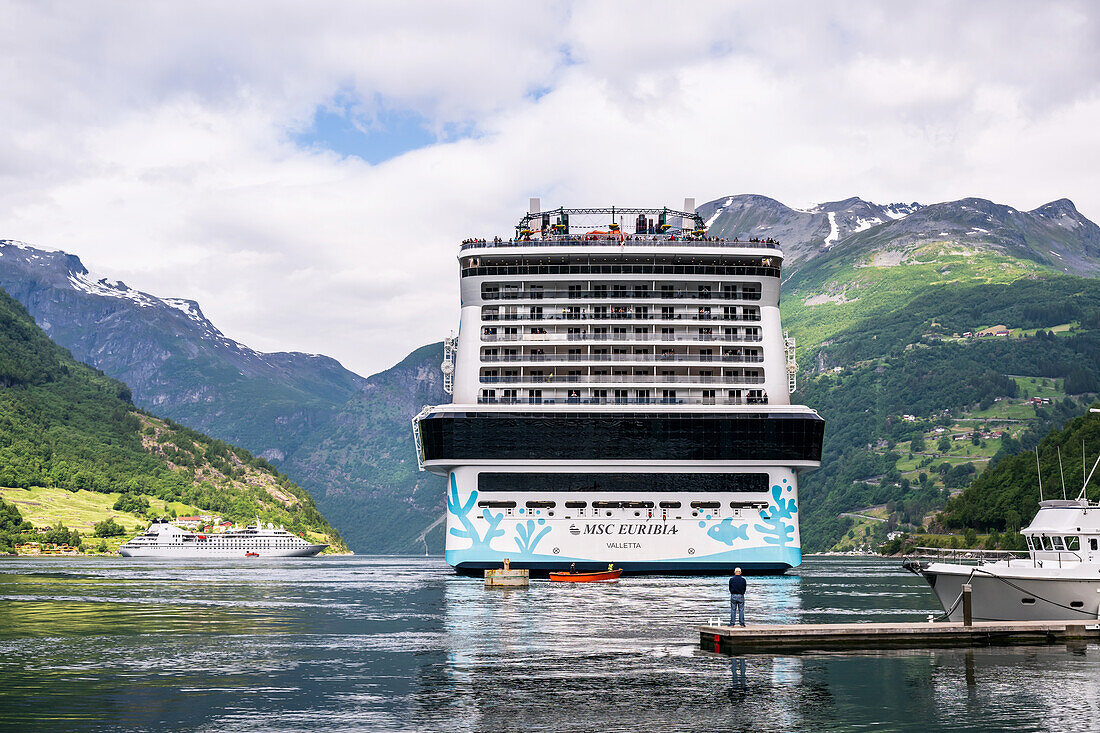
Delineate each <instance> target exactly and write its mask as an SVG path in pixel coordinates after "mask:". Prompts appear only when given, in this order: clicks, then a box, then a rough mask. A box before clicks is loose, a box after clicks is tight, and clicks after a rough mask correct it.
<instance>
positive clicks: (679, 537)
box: [446, 468, 802, 573]
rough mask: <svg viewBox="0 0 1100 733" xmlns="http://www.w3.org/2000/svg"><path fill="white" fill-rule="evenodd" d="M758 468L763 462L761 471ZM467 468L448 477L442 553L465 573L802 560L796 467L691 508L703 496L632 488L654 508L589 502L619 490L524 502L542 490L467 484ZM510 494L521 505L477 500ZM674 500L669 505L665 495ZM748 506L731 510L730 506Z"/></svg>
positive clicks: (783, 566)
mask: <svg viewBox="0 0 1100 733" xmlns="http://www.w3.org/2000/svg"><path fill="white" fill-rule="evenodd" d="M757 470H759V469H757ZM476 475H477V474H476V471H475V470H474V469H471V468H465V469H458V470H456V471H453V472H451V474H450V476H449V479H448V480H449V483H450V486H449V489H448V501H447V509H448V511H447V542H446V560H447V562H448V564H450V565H452V566H454V567H455V568H457V569H459V570H461V571H468V572H476V571H479V570H482V569H485V568H493V567H500V566H501V564H502V563H503V561H504V560H505V559H508V560H509V561H510V563H511V565H512V566H513V567H517V568H530V569H533V570H553V569H562V568H565V567H568V566H570V565H572V564H575V565H576V566H577V568H578V569H582V570H588V569H591V570H596V569H606V567H607V565H608V564H613V565H614V566H615V567H617V568H622V569H624V570H626V571H628V572H631V571H633V572H673V573H675V572H688V573H728V572H732V570H733V569H734V568H735V567H740V568H742V569H743V570H745V571H746V572H752V571H756V572H783V571H786V570H788V569H790V568H793V567H797V566H798V565H800V564H801V562H802V551H801V544H800V538H799V531H798V490H797V485H796V474H795V472H794V471H792V470H789V469H772V470H771V471H770V472H769V475H770V477H771V478H772V481H771V482H770V484H769V485H770V487H771V490H770V491H769V492H767V493H766V494H764V495H761V494H756V493H753V494H737V493H729V494H711V495H708V496H706V497H704V498H706V499H707V500H709V501H711V502H713V503H716V504H718V507H717V508H708V509H699V510H694V509H692V508H691V502H692V501H695V500H698V499H700V496H698V495H679V494H660V495H657V494H651V495H641V494H638V495H632V496H631V498H634V499H643V500H644V499H648V500H650V501H651V503H652V504H653V508H651V509H650V508H632V507H630V508H615V509H606V510H603V509H600V510H596V509H592V508H590V507H591V504H592V503H596V502H599V501H601V500H614V499H615V498H616V497H615V496H614V495H611V494H608V495H599V494H591V493H586V494H575V495H574V494H563V495H559V496H554V497H553V499H554V500H555V504H556V506H555V508H554V509H553V510H547V509H526V508H525V507H524V504H525V503H526V501H527V500H529V499H533V498H534V499H547V498H548V497H547V496H545V495H542V496H536V497H532V496H528V495H519V494H515V495H512V494H507V493H493V494H479V493H478V491H477V490H476V489H473V488H470V489H466V490H463V488H464V487H465V486H467V485H470V484H472V483H473V480H475V479H476ZM482 499H491V500H493V501H495V502H502V501H508V500H513V501H515V503H516V508H515V509H494V508H489V507H485V508H480V507H478V503H479V500H482ZM571 499H572V500H580V499H584V500H587V501H588V502H590V504H589V508H586V509H585V510H584V511H581V512H578V511H575V510H570V509H568V508H566V507H565V504H566V502H568V501H570V500H571ZM662 501H663V502H678V503H679V504H680V505H681V506H680V508H678V509H668V510H663V509H661V507H660V503H661V502H662ZM731 502H732V503H734V504H738V505H745V506H744V508H740V509H731V508H730V504H731Z"/></svg>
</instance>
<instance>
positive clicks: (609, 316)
mask: <svg viewBox="0 0 1100 733" xmlns="http://www.w3.org/2000/svg"><path fill="white" fill-rule="evenodd" d="M481 320H483V321H486V322H495V321H708V322H711V321H721V322H725V323H737V322H750V323H759V322H760V314H759V313H742V314H740V315H726V314H724V313H708V314H701V315H695V314H693V313H673V314H671V315H661V314H660V313H482V314H481Z"/></svg>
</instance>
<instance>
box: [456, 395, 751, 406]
mask: <svg viewBox="0 0 1100 733" xmlns="http://www.w3.org/2000/svg"><path fill="white" fill-rule="evenodd" d="M477 404H479V405H766V404H768V398H767V396H766V395H761V396H748V397H569V396H563V397H534V396H528V397H495V396H491V395H482V396H480V397H478V398H477Z"/></svg>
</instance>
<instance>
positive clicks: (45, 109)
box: [0, 2, 1100, 373]
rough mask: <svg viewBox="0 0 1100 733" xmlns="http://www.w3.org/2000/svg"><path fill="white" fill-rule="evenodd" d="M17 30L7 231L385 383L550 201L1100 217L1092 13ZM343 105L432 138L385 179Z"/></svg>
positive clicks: (741, 8)
mask: <svg viewBox="0 0 1100 733" xmlns="http://www.w3.org/2000/svg"><path fill="white" fill-rule="evenodd" d="M0 20H3V22H4V24H5V26H6V27H9V28H19V29H20V33H18V34H12V37H11V38H10V39H9V42H8V47H7V48H6V51H5V54H4V56H3V59H0V84H2V85H3V88H4V90H5V115H4V117H3V118H2V121H0V133H2V135H0V225H2V226H0V236H3V237H11V238H17V239H22V240H25V241H29V242H32V243H36V244H39V245H42V246H47V247H54V248H60V249H65V250H67V251H70V252H73V253H76V254H79V255H81V256H82V257H83V258H84V259H85V260H86V261H87V262H88V263H89V265H90V266H92V267H93V268H95V269H96V270H98V271H101V272H104V273H105V274H110V275H112V276H113V277H119V278H122V279H123V280H125V281H126V282H127V283H129V284H131V285H133V286H135V287H139V288H142V289H145V290H148V291H150V292H153V293H156V294H159V295H164V296H184V297H189V298H194V299H196V300H198V301H199V302H200V303H201V304H202V306H203V309H204V311H205V312H206V313H207V314H208V315H209V316H210V317H211V319H212V320H214V322H215V323H216V324H217V325H218V326H219V327H220V328H222V329H223V331H225V333H226V334H227V335H229V336H231V337H233V338H237V339H239V340H241V341H243V342H245V343H247V344H249V345H250V346H253V347H254V348H259V349H265V350H300V351H307V352H318V353H326V354H330V355H332V356H334V357H336V358H338V359H340V360H341V361H343V362H344V363H345V364H346V365H347V366H349V367H350V368H352V369H355V370H356V371H359V372H361V373H370V372H373V371H377V370H378V369H382V368H385V367H387V366H389V365H390V364H392V363H394V362H396V361H397V360H399V359H400V358H401V357H402V356H404V355H405V354H406V353H407V352H408V351H410V350H411V349H413V348H415V347H416V346H419V345H421V344H423V343H427V342H429V341H432V340H436V339H439V338H441V337H442V336H443V335H445V334H446V332H447V331H448V330H449V329H450V328H452V327H453V325H454V324H456V323H457V308H458V295H457V292H458V288H457V272H456V269H457V264H456V260H455V256H456V243H457V242H458V241H459V240H460V239H462V238H463V237H466V236H471V235H475V234H477V235H488V236H492V235H494V234H501V235H507V234H508V233H509V232H510V229H511V226H512V225H513V224H514V223H515V221H516V220H517V219H518V218H519V216H520V215H521V214H522V213H523V211H524V210H525V208H526V203H527V202H526V199H527V197H528V196H531V195H540V196H541V197H542V199H543V201H544V203H547V204H548V205H559V204H565V205H570V204H572V205H585V204H592V205H610V204H622V205H631V204H645V205H650V204H652V205H662V204H669V205H678V204H679V203H680V202H681V201H682V199H683V197H684V196H695V197H696V198H697V200H698V201H700V202H702V201H706V200H709V199H711V198H717V197H719V196H722V195H727V194H731V193H738V192H759V193H765V194H768V195H771V196H774V197H776V198H779V199H781V200H783V201H785V202H787V203H790V204H793V205H804V204H807V203H810V202H812V201H822V200H836V199H841V198H844V197H847V196H849V195H852V194H858V195H861V196H863V197H865V198H869V199H872V200H880V201H896V200H907V201H908V200H921V201H925V202H931V201H937V200H945V199H951V198H957V197H962V196H968V195H977V196H984V197H987V198H992V199H995V200H999V201H1004V202H1006V203H1009V204H1012V205H1013V206H1017V207H1019V208H1024V209H1027V208H1032V207H1034V206H1037V205H1039V204H1042V203H1045V202H1046V201H1049V200H1052V199H1056V198H1060V197H1062V196H1068V197H1070V198H1072V199H1074V200H1075V201H1076V202H1077V204H1078V206H1079V207H1080V208H1081V209H1082V211H1084V212H1085V213H1086V215H1089V214H1092V215H1093V216H1094V217H1096V216H1100V193H1098V192H1097V191H1098V190H1100V189H1098V188H1097V186H1096V185H1095V184H1096V178H1095V171H1096V170H1097V164H1098V163H1100V140H1098V139H1097V138H1096V135H1095V133H1094V132H1093V130H1095V129H1096V127H1097V125H1098V124H1100V87H1098V75H1100V43H1098V38H1100V34H1098V33H1097V19H1096V13H1095V12H1094V10H1093V8H1092V6H1090V5H1088V4H1086V3H1046V4H1042V5H1036V4H1032V3H1001V2H997V3H982V2H978V3H966V4H958V3H942V4H917V5H916V6H903V5H901V4H882V3H830V4H827V5H826V4H819V3H755V2H748V3H735V4H731V3H714V4H703V3H700V4H693V5H692V6H691V11H690V12H686V11H678V12H672V11H670V10H669V6H667V5H666V4H663V3H662V4H657V3H628V4H608V3H595V2H592V3H575V4H569V3H548V4H531V3H522V4H518V3H473V4H471V3H461V4H458V3H453V4H438V3H404V2H402V3H396V2H395V3H358V2H356V3H350V2H349V3H339V2H333V3H326V4H324V5H323V6H317V5H314V4H306V3H235V4H226V3H201V2H198V3H196V2H188V3H178V4H168V3H157V4H143V5H137V6H135V5H132V4H122V3H111V2H102V3H93V2H87V3H80V4H77V5H75V6H74V5H71V4H49V3H44V4H42V3H40V4H25V3H13V4H8V5H4V6H0ZM333 109H340V110H344V111H345V112H346V113H348V114H350V115H351V119H352V120H353V121H355V122H357V123H360V124H361V125H362V128H363V129H364V130H365V132H366V134H367V136H368V137H369V135H371V134H372V133H374V134H379V128H380V127H383V128H384V127H385V125H384V123H385V121H386V120H387V119H389V118H390V116H394V115H396V116H397V117H403V118H405V119H410V120H415V121H416V122H417V125H421V124H422V125H423V126H424V127H425V129H427V130H428V132H430V133H431V134H430V139H428V138H427V137H425V138H424V139H419V138H416V137H415V136H414V137H412V138H410V139H411V140H412V142H411V143H408V144H404V143H402V145H398V148H399V149H395V150H393V151H392V152H396V153H400V154H397V155H396V156H395V157H390V158H388V159H385V158H386V155H378V156H374V157H373V159H374V160H381V161H382V162H378V163H375V164H371V163H370V162H367V161H366V160H363V159H361V158H359V157H355V156H354V155H349V152H354V149H355V148H354V143H355V141H354V140H351V141H350V142H349V143H348V144H347V145H345V144H343V143H341V144H336V143H335V142H333V141H329V143H328V145H329V147H328V149H326V147H325V146H326V139H325V135H323V134H314V135H310V134H309V131H310V130H311V125H313V124H314V122H315V120H316V119H317V115H318V114H321V113H324V112H325V111H326V110H329V111H331V110H333ZM380 121H381V122H380ZM456 130H457V131H461V133H460V134H455V131H456ZM382 132H383V133H384V130H383V131H382ZM383 142H384V141H383ZM363 144H364V147H363V148H362V149H363V150H376V149H378V148H376V147H372V146H374V145H378V144H382V143H379V141H378V140H377V139H374V140H364V141H363ZM403 150H405V152H402V151H403ZM367 157H371V156H369V155H368V156H367Z"/></svg>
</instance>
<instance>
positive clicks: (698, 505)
mask: <svg viewBox="0 0 1100 733" xmlns="http://www.w3.org/2000/svg"><path fill="white" fill-rule="evenodd" d="M720 506H722V505H721V504H719V503H718V502H716V501H693V502H691V508H692V509H717V508H718V507H720Z"/></svg>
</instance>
